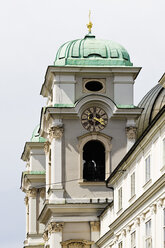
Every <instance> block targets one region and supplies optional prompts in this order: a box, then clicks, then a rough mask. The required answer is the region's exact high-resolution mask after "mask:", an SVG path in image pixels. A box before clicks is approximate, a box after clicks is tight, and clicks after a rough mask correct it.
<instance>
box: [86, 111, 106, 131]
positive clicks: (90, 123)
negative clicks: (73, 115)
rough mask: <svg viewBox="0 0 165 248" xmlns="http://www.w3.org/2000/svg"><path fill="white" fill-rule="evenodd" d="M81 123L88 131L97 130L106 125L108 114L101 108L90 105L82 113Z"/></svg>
mask: <svg viewBox="0 0 165 248" xmlns="http://www.w3.org/2000/svg"><path fill="white" fill-rule="evenodd" d="M81 123H82V125H83V127H84V128H85V129H87V130H88V131H89V132H94V131H95V132H98V131H100V130H103V129H104V128H105V127H106V125H107V123H108V116H107V114H106V112H105V111H104V110H103V109H101V108H99V107H90V108H88V109H86V110H85V111H84V112H83V113H82V116H81Z"/></svg>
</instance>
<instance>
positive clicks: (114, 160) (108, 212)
mask: <svg viewBox="0 0 165 248" xmlns="http://www.w3.org/2000/svg"><path fill="white" fill-rule="evenodd" d="M87 38H88V39H91V38H92V39H95V37H94V36H90V35H89V36H86V37H85V38H84V40H85V39H87ZM84 40H83V42H85V41H84ZM93 42H95V41H93ZM84 44H85V43H84ZM96 44H98V43H96ZM105 44H107V43H105ZM105 44H101V46H102V47H104V46H105ZM103 45H104V46H103ZM77 46H78V45H76V47H77ZM70 47H72V44H71V46H70ZM64 48H65V46H64ZM64 48H63V49H64ZM67 49H68V48H67ZM89 51H90V50H89ZM99 51H100V50H98V53H99ZM101 51H102V50H101ZM122 51H123V50H119V51H118V53H120V56H122ZM63 52H64V51H63V50H62V54H63ZM113 52H114V48H113ZM118 53H117V52H116V50H115V57H113V56H114V55H113V56H112V57H110V56H111V53H110V55H109V57H110V58H109V60H110V62H111V63H113V59H115V62H114V66H99V67H97V65H96V66H86V65H85V66H80V65H76V66H50V67H48V70H47V73H46V76H45V82H44V84H43V86H42V89H41V95H42V96H43V97H46V98H47V105H46V106H45V107H44V108H43V109H42V112H41V119H40V125H39V127H38V128H36V129H35V131H34V132H33V135H32V138H31V141H30V142H27V143H26V144H25V148H24V151H23V154H22V159H23V160H24V161H25V162H26V170H25V171H24V172H23V174H22V181H21V189H22V191H23V192H24V193H25V194H26V195H25V204H26V238H25V241H24V247H26V248H28V247H29V248H30V247H31V248H34V247H35V248H61V247H63V248H73V247H79V248H83V247H85V248H96V247H100V248H109V247H110V248H125V247H127V248H129V247H130V248H135V247H136V248H137V247H138V248H139V247H140V248H151V247H152V248H163V247H164V239H165V233H164V232H165V227H164V226H165V223H164V218H165V111H164V110H165V109H164V107H163V106H164V103H165V101H164V99H165V96H164V95H165V94H164V93H163V92H164V88H163V85H164V81H163V80H164V77H163V78H162V80H161V81H160V84H161V85H162V86H159V87H160V88H159V87H158V90H159V92H158V93H157V91H155V90H153V94H155V96H154V97H155V98H154V99H155V100H154V103H152V106H150V105H149V104H148V103H149V100H147V101H146V102H147V104H146V106H147V107H146V108H145V107H143V106H141V107H136V106H134V103H133V91H134V83H135V79H136V77H137V76H138V73H139V72H140V69H141V68H140V67H133V66H117V65H116V63H120V62H121V58H120V61H117V59H116V56H117V54H118ZM64 54H65V53H64ZM68 54H69V53H68ZM76 54H77V53H76ZM90 55H91V57H90V59H89V61H90V62H91V58H93V57H94V59H95V57H96V61H94V62H97V63H99V62H100V61H101V63H102V62H103V60H104V59H103V60H100V55H99V56H98V57H99V59H98V58H97V53H96V54H94V55H93V48H91V54H90ZM61 56H62V55H61ZM76 56H78V55H76ZM128 56H129V55H127V54H126V52H125V60H124V57H123V60H124V63H125V64H126V65H127V64H128V60H129V58H128ZM62 59H64V58H63V57H62ZM66 59H67V58H66ZM75 60H76V58H75ZM59 61H60V59H59ZM71 61H72V62H73V58H71ZM89 61H88V59H86V58H85V63H87V62H89ZM80 62H81V59H80V60H79V63H80ZM59 63H61V62H59ZM89 64H90V63H89ZM129 65H130V64H129ZM91 82H92V87H93V88H92V89H91V88H90V87H91ZM88 83H89V85H90V87H87V84H88ZM93 85H94V86H93ZM97 87H100V89H97ZM155 92H156V93H155ZM156 94H157V95H156ZM163 94H164V95H163ZM151 98H152V97H151ZM152 99H153V98H152ZM144 102H145V99H144ZM155 103H156V104H157V105H156V107H154V106H155ZM146 109H147V110H146ZM148 109H149V110H148ZM85 111H86V113H87V114H86V117H84V116H85V114H84V113H85ZM92 111H93V112H92ZM146 111H150V112H149V113H150V115H147V114H148V112H146ZM154 111H155V112H156V113H157V115H156V117H155V118H154V117H152V118H150V119H149V117H147V116H151V113H153V114H154V113H155V112H154ZM99 113H100V114H99ZM146 113H147V114H146ZM83 118H86V119H83ZM140 118H142V119H141V120H142V121H141V123H142V124H143V119H144V123H147V124H146V126H147V129H145V128H143V127H142V125H141V124H137V120H139V119H140ZM147 118H148V119H147ZM84 120H85V121H84ZM146 121H148V122H146ZM83 123H86V124H85V125H83ZM140 125H141V126H140ZM139 130H140V131H141V133H140V131H139ZM138 132H139V133H138ZM136 134H139V138H138V139H137V135H136Z"/></svg>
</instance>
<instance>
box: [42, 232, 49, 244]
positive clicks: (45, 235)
mask: <svg viewBox="0 0 165 248" xmlns="http://www.w3.org/2000/svg"><path fill="white" fill-rule="evenodd" d="M43 239H44V241H45V242H46V241H48V231H45V232H44V234H43Z"/></svg>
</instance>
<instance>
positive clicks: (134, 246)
mask: <svg viewBox="0 0 165 248" xmlns="http://www.w3.org/2000/svg"><path fill="white" fill-rule="evenodd" d="M133 234H135V239H134V243H132V235H133ZM131 248H136V231H133V232H132V233H131Z"/></svg>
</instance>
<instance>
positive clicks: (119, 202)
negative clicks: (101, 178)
mask: <svg viewBox="0 0 165 248" xmlns="http://www.w3.org/2000/svg"><path fill="white" fill-rule="evenodd" d="M120 209H122V187H121V188H120V189H119V190H118V210H120Z"/></svg>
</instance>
